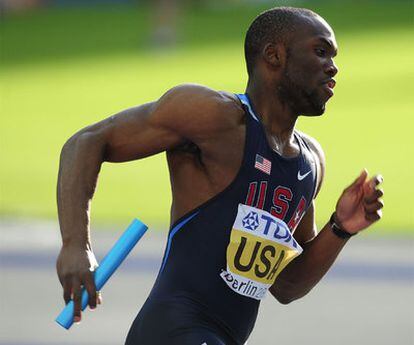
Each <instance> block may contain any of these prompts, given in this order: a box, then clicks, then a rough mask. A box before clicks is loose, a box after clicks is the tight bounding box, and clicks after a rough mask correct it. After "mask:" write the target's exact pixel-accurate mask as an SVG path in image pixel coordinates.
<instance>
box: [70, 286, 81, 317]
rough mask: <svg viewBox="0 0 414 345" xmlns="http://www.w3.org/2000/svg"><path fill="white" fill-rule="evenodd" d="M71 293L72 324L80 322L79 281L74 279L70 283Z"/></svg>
mask: <svg viewBox="0 0 414 345" xmlns="http://www.w3.org/2000/svg"><path fill="white" fill-rule="evenodd" d="M72 291H73V303H74V305H75V308H74V312H73V322H80V321H81V307H82V306H81V299H82V288H81V284H80V280H79V279H77V278H75V279H73V282H72Z"/></svg>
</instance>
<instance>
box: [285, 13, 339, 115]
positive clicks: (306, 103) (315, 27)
mask: <svg viewBox="0 0 414 345" xmlns="http://www.w3.org/2000/svg"><path fill="white" fill-rule="evenodd" d="M336 53H337V44H336V41H335V36H334V33H333V31H332V29H331V28H330V26H329V25H328V24H327V23H326V22H325V21H324V20H323V19H322V18H320V17H318V18H310V19H309V22H307V23H306V24H304V25H303V28H301V29H299V30H298V31H297V32H296V33H295V34H294V37H293V38H292V40H291V44H290V45H289V48H288V49H287V57H286V65H285V68H284V72H283V75H282V79H281V82H280V84H279V86H278V92H279V94H280V96H281V99H282V100H284V101H285V102H286V103H288V104H289V106H290V107H291V108H292V109H293V111H294V112H295V113H296V114H298V115H305V116H318V115H322V114H323V113H324V112H325V104H326V102H327V101H328V100H329V98H331V97H332V96H333V88H334V87H335V80H334V79H333V77H334V76H335V75H336V73H337V72H338V69H337V67H336V66H335V64H334V62H333V58H334V57H335V56H336Z"/></svg>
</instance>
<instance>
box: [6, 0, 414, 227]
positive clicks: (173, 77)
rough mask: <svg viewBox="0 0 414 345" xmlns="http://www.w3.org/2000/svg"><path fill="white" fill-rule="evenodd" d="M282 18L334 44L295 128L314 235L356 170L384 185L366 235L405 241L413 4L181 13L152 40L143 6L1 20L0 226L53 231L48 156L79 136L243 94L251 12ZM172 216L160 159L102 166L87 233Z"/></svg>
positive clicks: (50, 10) (412, 214)
mask: <svg viewBox="0 0 414 345" xmlns="http://www.w3.org/2000/svg"><path fill="white" fill-rule="evenodd" d="M289 4H292V5H294V6H303V7H308V8H311V9H313V10H315V11H317V12H318V13H320V14H321V15H322V16H323V17H325V19H326V20H327V21H328V22H329V23H330V24H331V25H332V26H333V28H334V29H335V31H336V36H337V41H338V43H339V54H338V57H337V58H336V62H337V65H338V66H339V69H340V72H339V74H338V77H337V82H338V84H337V87H336V89H335V92H336V95H335V97H334V98H333V99H332V100H331V101H330V103H329V104H328V107H327V112H326V114H325V115H324V116H323V117H321V118H310V119H305V118H303V119H301V120H300V122H299V128H300V129H302V130H303V131H305V132H307V133H309V134H310V135H312V136H314V137H315V138H317V139H318V140H319V141H320V143H321V144H322V146H323V148H324V149H325V153H326V156H327V173H326V180H325V183H324V186H323V189H322V192H321V193H320V196H319V197H318V200H317V221H318V224H319V225H323V223H324V222H325V221H326V220H327V219H328V218H329V215H330V213H331V212H332V210H333V208H334V206H335V202H336V200H337V198H338V196H339V194H340V193H341V191H342V189H343V188H344V187H345V186H346V185H347V184H349V183H350V182H351V181H352V180H353V179H354V178H355V177H356V176H357V175H358V174H359V172H360V170H361V169H362V168H364V167H365V168H367V169H368V170H369V172H370V173H377V172H380V173H382V174H383V176H384V178H385V182H384V189H385V190H386V197H385V200H384V201H385V205H386V208H385V210H384V218H383V220H382V221H381V222H380V223H379V224H378V225H376V226H375V228H376V231H371V233H377V234H390V235H392V234H399V235H401V234H406V235H413V233H414V207H413V204H412V202H411V201H410V200H411V196H412V194H413V191H414V188H413V187H412V180H413V176H414V163H413V158H414V145H413V144H412V142H411V139H410V137H411V135H412V130H413V127H414V126H413V124H414V120H413V86H412V85H413V81H414V69H413V61H414V59H413V58H414V46H413V44H412V42H413V41H412V38H413V33H414V28H413V13H414V12H413V2H412V1H305V2H300V1H295V2H288V1H260V2H259V1H257V2H252V1H250V2H247V1H244V2H240V1H220V2H217V1H212V2H211V1H210V2H207V1H204V2H202V3H198V4H196V5H194V4H191V3H190V2H187V3H186V4H185V5H181V6H179V8H178V10H177V15H176V19H175V23H176V24H175V26H174V27H175V31H174V32H175V33H174V34H173V35H171V36H170V37H168V35H167V37H162V36H160V37H161V38H157V37H156V36H157V35H156V34H154V32H155V33H156V30H157V28H155V26H154V18H155V17H156V14H154V13H155V10H154V9H153V8H152V7H151V6H150V5H148V4H141V3H132V4H131V3H123V4H113V3H109V4H105V5H102V4H91V5H89V6H82V7H80V6H68V5H65V6H51V7H50V6H48V7H41V8H37V9H30V10H25V11H3V13H2V15H1V18H0V20H1V23H0V29H1V64H0V87H1V90H0V91H1V103H0V112H1V133H0V140H1V148H0V149H1V158H2V159H1V169H0V184H1V205H0V213H1V216H3V217H25V218H27V217H40V218H56V202H55V199H56V198H55V186H56V177H57V170H58V160H59V153H60V149H61V147H62V145H63V144H64V142H65V141H66V140H67V138H68V137H69V136H70V135H72V134H73V133H74V132H76V131H77V130H79V129H80V128H82V127H84V126H86V125H88V124H90V123H93V122H96V121H99V120H101V119H102V118H104V117H107V116H109V115H111V114H114V113H116V112H118V111H120V110H122V109H125V108H128V107H131V106H134V105H136V104H141V103H144V102H147V101H151V100H155V99H157V98H158V97H160V95H161V94H163V93H164V92H165V91H166V90H168V89H169V88H171V87H173V86H174V85H177V84H180V83H185V82H195V83H200V84H204V85H207V86H209V87H212V88H214V89H219V90H228V91H232V92H243V91H244V87H245V84H246V80H247V79H246V73H245V66H244V58H243V38H244V34H245V31H246V30H247V28H248V26H249V24H250V22H251V21H252V20H253V18H254V17H255V16H256V15H257V14H258V13H259V12H260V11H262V10H264V9H266V8H270V7H272V6H277V5H289ZM154 37H155V40H154ZM157 40H158V41H157ZM163 40H164V41H163ZM166 45H167V46H168V47H169V48H168V49H167V48H165V46H166ZM170 202H171V197H170V188H169V180H168V171H167V166H166V161H165V155H164V154H160V155H158V156H155V157H151V158H148V159H144V160H142V161H136V162H131V163H123V164H104V166H103V169H102V172H101V175H100V179H99V184H98V188H97V191H96V194H95V199H94V202H93V207H92V217H93V222H94V223H95V224H104V223H116V222H121V221H122V222H128V221H129V219H131V218H132V217H139V218H140V219H142V220H143V221H144V222H146V223H148V224H149V225H150V226H152V227H154V228H160V227H166V226H167V224H168V221H169V219H168V218H169V205H170Z"/></svg>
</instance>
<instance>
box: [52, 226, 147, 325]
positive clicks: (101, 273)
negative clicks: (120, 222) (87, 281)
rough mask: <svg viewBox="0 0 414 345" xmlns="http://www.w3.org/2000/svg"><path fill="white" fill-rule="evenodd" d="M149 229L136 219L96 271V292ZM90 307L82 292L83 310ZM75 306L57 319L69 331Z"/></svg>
mask: <svg viewBox="0 0 414 345" xmlns="http://www.w3.org/2000/svg"><path fill="white" fill-rule="evenodd" d="M147 229H148V227H147V226H146V225H145V224H144V223H142V222H141V221H139V220H138V219H134V220H133V221H132V223H131V224H130V225H129V227H128V228H127V229H126V230H125V232H124V233H123V234H122V235H121V237H120V238H119V239H118V241H116V243H115V244H114V246H113V247H112V249H111V250H110V251H109V252H108V254H106V256H105V257H104V258H103V259H102V261H101V264H100V265H99V267H98V268H97V269H96V270H95V274H94V280H95V286H96V290H97V291H99V290H101V289H102V287H103V286H104V285H105V283H106V282H107V281H108V279H109V278H110V277H111V276H112V274H113V273H114V272H115V271H116V270H117V268H118V267H119V265H120V264H121V263H122V261H124V259H125V258H126V257H127V255H128V254H129V252H130V251H131V250H132V248H134V246H135V245H136V244H137V242H138V241H139V240H140V239H141V237H142V236H143V235H144V234H145V232H146V231H147ZM87 305H88V292H87V291H86V290H85V289H83V290H82V310H85V308H86V306H87ZM74 310H75V305H74V303H73V301H70V302H69V303H68V304H67V305H66V306H65V308H63V310H62V312H61V313H60V314H59V316H58V317H57V318H56V320H55V321H56V322H57V323H58V324H59V325H61V326H62V327H64V328H66V329H69V328H70V327H71V326H72V324H73V313H74Z"/></svg>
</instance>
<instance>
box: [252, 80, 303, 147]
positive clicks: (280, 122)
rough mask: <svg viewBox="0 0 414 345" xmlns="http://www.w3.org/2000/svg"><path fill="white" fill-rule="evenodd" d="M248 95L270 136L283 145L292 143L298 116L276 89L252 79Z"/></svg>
mask: <svg viewBox="0 0 414 345" xmlns="http://www.w3.org/2000/svg"><path fill="white" fill-rule="evenodd" d="M269 90H270V91H269ZM246 94H247V95H248V96H249V98H250V101H251V102H252V105H253V107H254V109H255V110H256V112H257V114H256V115H257V116H259V117H260V119H261V121H262V123H263V125H264V127H265V129H266V131H267V132H268V134H269V135H270V136H272V137H273V138H275V139H277V140H278V141H280V143H282V144H283V143H287V142H289V141H291V140H292V137H293V136H292V134H293V130H294V128H295V124H296V120H297V118H298V115H297V114H294V113H293V111H292V109H291V108H290V107H289V105H288V104H287V103H286V102H283V101H282V100H281V99H280V96H279V94H278V93H277V92H276V87H274V86H273V87H272V85H269V84H266V82H263V81H258V80H255V79H254V78H250V79H249V81H248V83H247V88H246Z"/></svg>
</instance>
